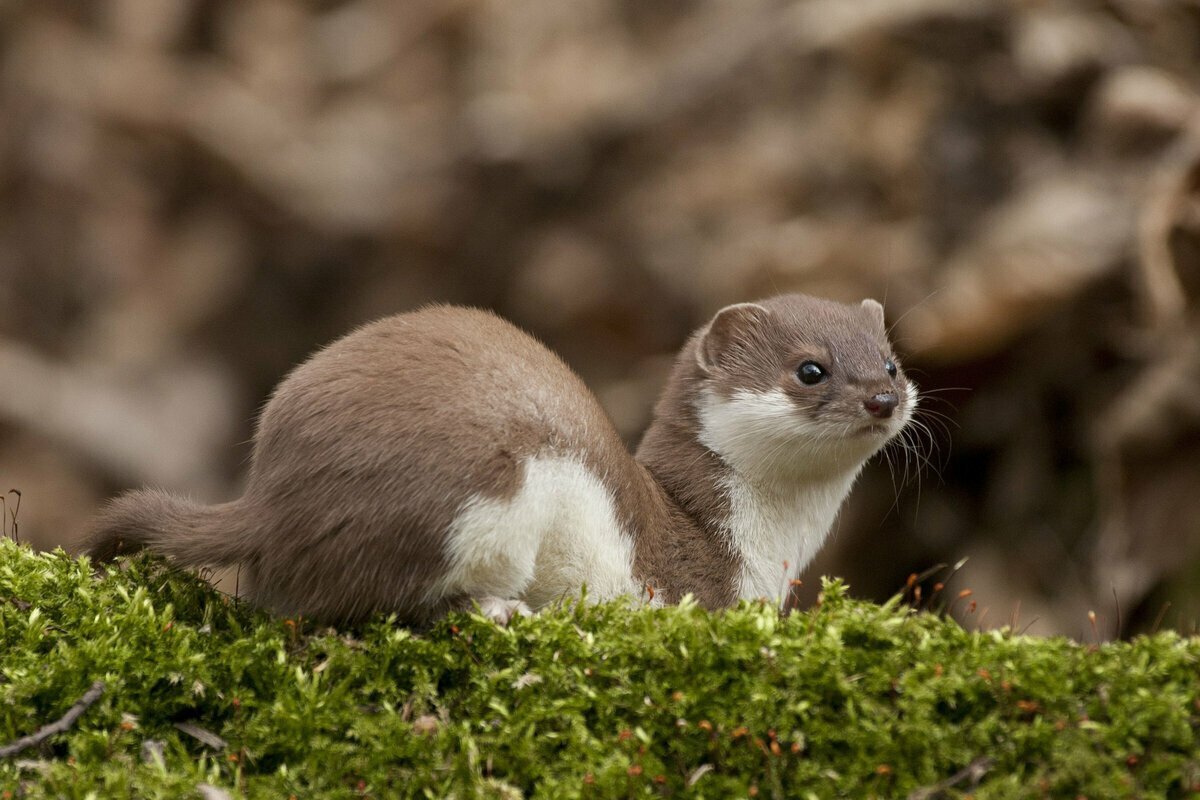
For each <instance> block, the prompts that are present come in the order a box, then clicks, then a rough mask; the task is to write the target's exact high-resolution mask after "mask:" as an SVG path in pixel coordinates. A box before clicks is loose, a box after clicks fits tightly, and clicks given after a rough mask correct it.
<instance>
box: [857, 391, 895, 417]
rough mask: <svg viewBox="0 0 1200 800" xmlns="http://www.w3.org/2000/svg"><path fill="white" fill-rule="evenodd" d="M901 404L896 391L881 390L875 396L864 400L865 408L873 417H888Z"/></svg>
mask: <svg viewBox="0 0 1200 800" xmlns="http://www.w3.org/2000/svg"><path fill="white" fill-rule="evenodd" d="M899 404H900V399H899V398H898V397H896V393H895V392H880V393H879V394H877V395H875V396H874V397H871V398H868V399H866V400H863V408H865V409H866V410H867V412H868V413H869V414H870V415H871V416H872V417H879V418H880V419H886V418H887V417H890V416H891V415H892V412H893V411H895V410H896V406H897V405H899Z"/></svg>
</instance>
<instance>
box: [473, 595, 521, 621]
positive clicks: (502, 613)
mask: <svg viewBox="0 0 1200 800" xmlns="http://www.w3.org/2000/svg"><path fill="white" fill-rule="evenodd" d="M479 611H480V612H481V613H482V614H483V615H484V616H485V617H487V618H488V619H490V620H492V621H493V622H495V623H496V624H497V625H507V624H508V623H509V622H510V621H511V620H512V618H513V616H515V615H516V614H520V615H522V616H525V617H531V616H533V611H532V610H531V609H530V608H529V606H527V605H525V602H524V601H523V600H505V599H503V598H501V597H481V598H480V599H479Z"/></svg>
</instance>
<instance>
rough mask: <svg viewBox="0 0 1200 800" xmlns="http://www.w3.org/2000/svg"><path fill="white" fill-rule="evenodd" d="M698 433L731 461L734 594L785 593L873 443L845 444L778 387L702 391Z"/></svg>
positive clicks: (818, 545) (724, 483)
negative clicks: (736, 566)
mask: <svg viewBox="0 0 1200 800" xmlns="http://www.w3.org/2000/svg"><path fill="white" fill-rule="evenodd" d="M697 410H698V412H699V415H700V428H701V430H700V439H701V441H702V442H703V443H704V444H705V445H706V446H707V447H709V448H710V449H711V450H713V451H714V452H716V453H718V454H719V455H720V456H721V458H722V460H723V461H724V462H725V463H726V465H728V467H729V468H730V471H729V474H728V475H727V476H725V478H724V480H723V481H722V488H723V489H724V490H725V492H726V495H727V497H728V500H729V506H730V513H729V521H728V523H727V530H728V535H729V540H730V545H731V546H732V547H733V549H734V550H735V551H736V552H737V553H738V555H739V556H740V557H741V560H742V564H743V566H742V572H741V575H740V576H739V577H738V581H737V585H738V594H739V596H740V597H744V598H758V597H768V598H772V599H777V598H780V597H782V596H783V595H784V594H785V593H786V591H787V587H788V582H789V581H790V580H791V579H792V578H794V577H795V576H796V575H797V574H798V573H799V572H800V570H802V569H803V568H804V567H805V566H806V565H807V564H808V562H809V561H811V560H812V558H813V556H814V555H816V553H817V551H818V550H819V549H820V548H821V545H822V544H823V543H824V542H825V538H826V537H827V536H828V534H829V530H830V528H831V527H832V526H833V523H834V520H835V519H836V517H837V513H838V509H839V508H840V507H841V504H842V501H843V500H844V499H845V498H846V495H847V494H848V493H849V491H850V487H851V486H852V485H853V483H854V479H855V477H856V476H857V475H858V472H859V470H860V469H861V468H862V464H863V462H864V461H865V460H866V458H867V457H868V456H869V455H870V454H871V452H872V450H871V449H869V448H864V447H863V446H862V445H861V444H856V445H851V446H843V445H842V444H841V443H840V442H838V441H836V440H833V439H831V438H830V435H829V432H828V431H827V430H824V429H822V428H821V426H818V425H815V424H814V423H812V422H810V421H808V420H806V419H805V418H804V417H802V416H800V415H799V414H798V413H797V410H796V408H795V406H794V405H793V404H792V403H791V401H790V400H788V398H787V397H786V396H785V395H784V394H783V392H781V391H779V390H772V391H768V392H748V391H742V392H738V393H736V394H735V395H734V396H733V397H732V398H728V399H722V398H718V397H716V396H714V395H711V394H709V395H707V396H705V397H703V398H701V401H700V403H699V404H698V406H697Z"/></svg>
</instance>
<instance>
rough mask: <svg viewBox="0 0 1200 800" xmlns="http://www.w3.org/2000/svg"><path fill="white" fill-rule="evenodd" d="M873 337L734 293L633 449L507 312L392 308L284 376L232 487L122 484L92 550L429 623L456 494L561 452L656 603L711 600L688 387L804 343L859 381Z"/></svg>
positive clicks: (713, 497)
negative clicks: (585, 474) (212, 491)
mask: <svg viewBox="0 0 1200 800" xmlns="http://www.w3.org/2000/svg"><path fill="white" fill-rule="evenodd" d="M798 332H800V333H802V334H803V335H798ZM880 349H882V350H883V351H884V352H888V346H887V343H886V337H885V335H884V332H883V328H882V316H881V315H880V316H879V319H878V320H876V319H875V315H874V313H873V310H872V309H871V308H869V307H865V306H862V307H860V306H844V305H841V304H836V303H829V302H828V301H820V300H816V299H814V298H807V297H803V296H800V295H789V296H784V297H780V298H774V299H772V300H768V301H765V302H764V303H762V304H756V305H744V306H736V307H732V309H731V310H727V311H726V312H725V313H723V314H721V315H718V316H717V317H716V318H715V320H714V321H713V322H712V323H711V324H710V326H708V327H707V328H706V329H704V330H702V331H700V332H698V333H697V334H696V335H694V336H693V337H692V339H691V340H690V341H689V342H688V344H687V345H686V346H685V347H684V349H683V351H682V352H681V354H680V356H679V359H678V360H677V363H676V366H675V369H674V371H673V373H672V376H671V379H670V381H669V383H668V385H667V387H666V389H665V391H664V393H663V395H662V398H661V399H660V401H659V403H658V405H657V407H656V418H655V421H654V423H653V424H652V426H651V427H650V429H649V430H648V432H647V434H646V436H645V439H644V441H643V442H642V444H641V446H640V448H639V449H638V452H637V459H636V460H635V459H634V458H633V457H632V456H631V455H630V454H629V452H628V451H627V450H626V448H625V447H624V445H623V443H622V442H621V440H620V437H619V436H618V434H617V432H616V430H615V429H614V427H613V425H612V424H611V422H610V421H609V419H608V417H607V416H606V415H605V413H604V411H603V410H602V409H601V407H600V406H599V404H598V403H597V402H596V400H595V398H594V396H593V395H592V393H591V392H590V391H588V389H587V388H586V387H585V386H584V384H583V383H582V381H580V379H579V378H578V377H577V376H576V375H575V374H574V373H573V372H572V371H571V370H570V369H569V368H568V367H567V366H566V365H565V364H564V363H563V362H562V361H561V360H560V359H559V358H558V357H557V356H555V355H554V354H553V353H551V352H550V351H549V350H547V349H546V348H545V347H543V346H542V345H541V344H539V343H538V342H536V341H535V340H533V339H532V338H531V337H529V336H528V335H527V334H525V333H523V332H521V331H520V330H518V329H517V328H515V327H514V326H512V325H511V324H509V323H507V322H505V321H503V320H501V319H500V318H498V317H496V316H494V315H492V314H490V313H487V312H483V311H477V310H471V309H462V308H454V307H448V306H437V307H431V308H426V309H422V310H420V311H416V312H412V313H408V314H401V315H398V316H394V317H389V318H386V319H383V320H380V321H378V322H375V323H372V324H370V325H367V326H365V327H363V328H360V329H359V330H357V331H355V332H353V333H351V334H349V335H348V336H346V337H344V338H342V339H340V340H338V341H336V342H334V343H333V344H331V345H329V346H328V347H326V348H325V349H323V350H321V351H319V352H318V353H316V354H315V355H314V356H313V357H312V358H310V359H309V360H308V361H307V362H305V363H304V364H302V365H300V366H299V367H297V368H296V369H295V370H294V371H293V372H292V373H291V374H290V375H289V376H288V377H287V378H286V379H285V380H284V381H283V382H282V383H281V384H280V385H279V387H278V388H277V389H276V391H275V393H274V395H273V397H272V398H271V400H270V402H269V403H268V404H267V406H266V408H265V409H264V411H263V414H262V417H261V419H260V422H259V426H258V431H257V435H256V440H255V448H254V455H253V463H252V467H251V470H250V475H249V479H248V482H247V488H246V492H245V494H244V496H243V497H242V498H241V499H239V500H235V501H233V502H231V503H226V504H223V505H218V506H199V505H195V504H192V503H189V502H187V501H185V500H182V499H179V498H176V497H174V496H171V495H167V494H165V493H162V492H155V491H145V490H143V491H138V492H132V493H129V494H126V495H123V496H121V497H119V498H117V499H116V500H115V501H113V502H112V503H111V504H110V505H109V506H108V507H107V508H106V509H105V510H104V511H103V512H102V513H101V514H100V516H99V518H98V520H97V522H96V524H95V527H94V529H93V532H92V534H91V537H90V541H89V545H88V551H89V552H90V553H91V554H92V555H93V556H94V557H96V558H97V559H101V560H102V559H108V558H112V557H114V556H116V555H118V554H119V553H123V552H130V551H133V550H137V549H140V548H143V547H148V548H150V549H152V550H155V551H158V552H161V553H163V554H166V555H168V556H170V557H172V558H173V559H175V560H176V561H177V562H179V563H182V564H190V565H198V564H208V565H218V564H229V563H233V562H241V563H244V564H245V565H246V567H248V569H249V570H250V574H251V581H250V582H251V584H252V586H253V587H254V588H253V596H252V599H253V600H254V601H255V602H257V603H259V604H261V605H264V606H266V607H268V608H271V609H273V610H274V611H276V612H278V613H283V614H304V615H306V616H310V617H315V618H319V619H324V620H328V621H333V622H353V621H356V620H361V619H363V618H364V617H366V616H367V615H369V614H370V613H372V612H375V611H389V612H395V613H397V614H398V615H399V616H400V617H401V618H402V619H405V620H408V621H412V622H421V621H426V620H428V619H430V618H431V617H433V616H435V615H437V614H439V613H441V612H443V611H444V610H445V609H446V608H447V607H449V606H450V605H452V604H454V603H456V602H461V601H462V599H463V598H449V599H447V600H446V601H444V602H441V603H439V604H437V605H436V607H431V606H430V605H429V603H428V601H427V600H425V599H424V598H423V592H424V590H425V589H426V588H427V587H428V586H429V585H430V581H431V580H432V579H433V578H435V577H436V576H438V575H441V574H444V573H445V571H446V569H447V556H446V553H445V552H444V540H445V537H446V532H447V529H448V527H449V525H450V523H451V521H452V520H453V519H454V517H455V514H456V513H458V511H459V510H460V508H461V507H462V505H463V503H464V502H465V501H466V500H467V498H469V497H472V496H475V495H479V494H482V495H485V496H488V497H493V498H497V499H506V498H509V497H512V496H513V495H514V494H515V493H516V492H517V490H518V489H519V488H520V483H521V467H520V465H521V463H522V462H523V461H524V460H525V459H527V458H529V457H532V456H541V455H565V456H569V457H572V458H575V459H579V460H581V461H582V463H583V464H584V466H585V467H587V468H588V469H589V471H590V472H591V473H592V474H594V475H595V476H596V477H597V478H598V479H600V480H601V481H602V482H603V484H604V485H605V486H606V488H607V489H608V490H609V492H610V493H611V495H612V497H613V499H614V502H615V505H616V510H617V514H618V519H619V521H620V523H621V524H622V526H623V528H624V529H625V530H626V531H627V532H628V533H629V534H630V535H631V536H632V537H633V540H634V573H635V576H636V577H637V578H638V579H639V580H643V581H645V582H646V583H647V584H648V585H650V586H651V587H653V589H654V590H655V591H656V592H658V593H660V594H661V595H662V596H663V598H664V599H666V600H667V601H669V602H674V601H677V600H678V599H679V598H680V597H681V596H682V595H683V594H685V593H688V592H691V593H693V594H694V595H695V596H696V597H697V599H698V600H699V601H700V602H701V603H702V604H704V605H705V606H708V607H713V608H715V607H720V606H725V605H728V604H730V603H732V602H733V601H734V600H735V598H736V587H735V579H734V576H735V575H736V573H737V570H738V568H739V561H738V557H737V555H736V554H735V552H734V551H733V549H731V547H730V544H729V541H728V536H727V534H726V532H725V523H726V519H727V517H728V513H729V512H728V501H727V498H725V497H724V496H723V494H722V491H721V489H720V478H721V476H722V475H723V474H724V473H725V471H726V470H727V469H728V467H727V466H726V465H725V464H724V463H723V461H722V460H721V458H720V457H719V456H718V455H717V454H716V453H714V452H712V451H710V450H708V449H707V448H706V447H705V446H704V445H703V444H701V442H700V440H699V436H698V424H699V423H698V420H697V412H696V399H697V397H698V396H699V393H700V391H701V390H702V389H703V388H705V387H708V388H710V389H712V390H714V391H716V392H718V393H720V394H726V395H727V394H729V393H730V392H732V391H734V390H735V389H737V388H755V389H758V388H770V387H772V386H777V385H788V378H787V375H788V374H789V371H791V370H794V368H795V363H794V362H796V359H797V358H800V357H801V356H805V355H807V354H816V355H818V356H820V357H821V358H827V359H830V358H832V359H842V360H848V362H849V363H852V364H853V365H855V369H854V370H850V371H849V372H847V373H846V374H847V375H849V376H850V378H848V379H847V380H850V381H857V382H858V384H862V385H863V386H865V385H866V383H868V382H869V381H866V379H865V378H864V375H865V374H866V373H867V372H868V370H866V368H865V366H863V365H865V364H867V362H872V363H873V362H874V361H878V353H879V351H880ZM871 375H872V378H871V380H873V381H875V382H876V383H878V381H877V380H876V378H877V376H875V375H874V373H871ZM793 382H794V381H793ZM850 385H851V384H850V383H848V382H843V383H841V384H835V385H833V386H830V387H829V391H828V393H827V394H828V395H829V396H824V397H822V399H820V400H819V401H816V402H812V393H811V392H810V393H807V394H805V393H801V394H802V395H803V397H802V398H801V399H798V401H797V402H798V403H800V404H801V405H802V406H803V407H804V408H806V409H808V410H809V413H812V414H822V413H832V412H830V411H828V409H829V408H833V407H835V406H836V405H837V403H839V402H841V401H843V400H845V402H850V403H852V402H854V400H853V399H846V398H843V397H840V395H843V394H846V392H847V391H848V389H847V388H846V387H849V386H850ZM856 385H857V384H856ZM871 385H872V386H874V385H875V383H872V384H871ZM789 388H790V387H789ZM860 388H861V387H860Z"/></svg>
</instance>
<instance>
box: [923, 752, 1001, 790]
mask: <svg viewBox="0 0 1200 800" xmlns="http://www.w3.org/2000/svg"><path fill="white" fill-rule="evenodd" d="M994 763H996V759H994V758H992V757H991V756H980V757H979V758H977V759H975V760H974V761H972V762H971V763H970V764H967V765H966V766H965V767H963V768H962V769H960V770H959V771H958V772H956V773H954V774H953V775H951V776H950V777H949V778H946V779H945V780H944V781H938V782H937V783H935V784H933V785H932V786H926V787H925V788H923V789H917V790H916V791H913V792H911V793H910V794H909V795H908V800H929V798H933V797H937V796H938V795H940V794H942V793H943V792H945V791H946V790H947V789H953V788H954V787H955V786H958V785H959V784H960V783H963V782H964V781H967V782H969V783H968V785H969V786H978V785H979V782H980V781H981V780H983V776H984V775H986V774H987V771H988V770H989V769H991V768H992V764H994Z"/></svg>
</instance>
